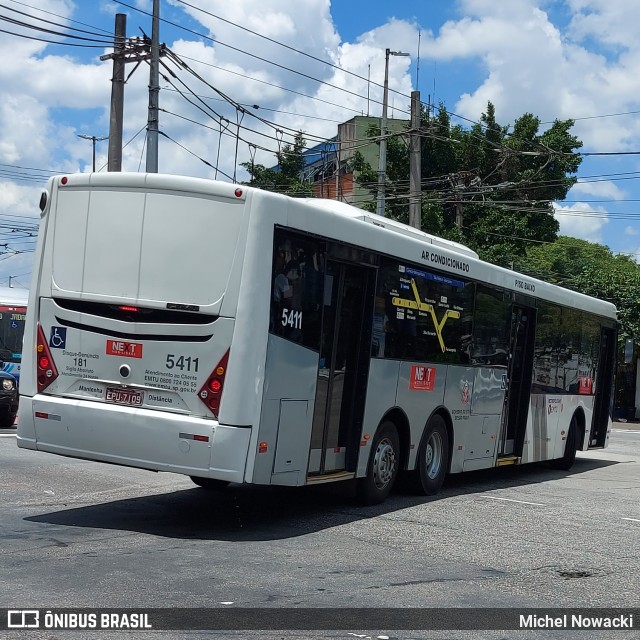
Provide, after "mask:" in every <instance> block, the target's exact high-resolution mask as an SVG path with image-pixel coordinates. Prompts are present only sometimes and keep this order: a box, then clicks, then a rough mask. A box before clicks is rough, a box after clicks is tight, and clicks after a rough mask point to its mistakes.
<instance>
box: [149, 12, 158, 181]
mask: <svg viewBox="0 0 640 640" xmlns="http://www.w3.org/2000/svg"><path fill="white" fill-rule="evenodd" d="M159 93H160V0H153V21H152V24H151V61H150V70H149V116H148V120H147V173H158V107H159V100H158V98H159V95H158V94H159Z"/></svg>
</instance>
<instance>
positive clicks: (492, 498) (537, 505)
mask: <svg viewBox="0 0 640 640" xmlns="http://www.w3.org/2000/svg"><path fill="white" fill-rule="evenodd" d="M478 497H479V498H486V499H487V500H503V501H504V502H518V503H520V504H532V505H534V506H536V507H544V506H546V505H544V504H542V503H541V502H527V501H526V500H512V499H511V498H496V497H495V496H478Z"/></svg>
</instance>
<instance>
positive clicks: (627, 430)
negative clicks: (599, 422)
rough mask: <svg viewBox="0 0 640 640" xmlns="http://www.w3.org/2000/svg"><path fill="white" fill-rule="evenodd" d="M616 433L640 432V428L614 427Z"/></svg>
mask: <svg viewBox="0 0 640 640" xmlns="http://www.w3.org/2000/svg"><path fill="white" fill-rule="evenodd" d="M612 431H613V432H614V433H640V429H612Z"/></svg>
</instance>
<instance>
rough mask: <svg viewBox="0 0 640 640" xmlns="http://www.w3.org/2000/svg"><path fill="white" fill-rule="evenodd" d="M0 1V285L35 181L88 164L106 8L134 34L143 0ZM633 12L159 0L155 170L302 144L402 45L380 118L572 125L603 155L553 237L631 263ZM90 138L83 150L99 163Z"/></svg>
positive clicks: (638, 147) (102, 145)
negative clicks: (413, 107)
mask: <svg viewBox="0 0 640 640" xmlns="http://www.w3.org/2000/svg"><path fill="white" fill-rule="evenodd" d="M2 4H3V5H4V7H5V8H0V17H2V18H3V21H2V24H1V25H0V29H2V30H4V32H0V53H1V54H2V59H3V61H4V64H3V65H2V68H0V86H2V88H3V91H2V97H3V99H2V100H1V101H0V285H5V284H7V283H8V281H9V277H10V276H11V279H12V284H14V285H15V286H29V283H30V275H31V268H32V260H33V248H34V243H35V228H36V225H37V220H38V217H37V203H38V200H39V195H40V192H41V190H42V187H43V185H44V181H45V178H46V177H47V176H48V175H51V174H52V173H62V172H72V171H90V170H91V164H92V158H91V154H92V142H91V141H90V140H86V139H83V138H81V137H79V136H80V135H85V136H97V137H100V136H105V135H107V134H108V131H109V112H108V111H109V102H110V92H111V82H110V79H111V71H112V63H111V61H109V60H106V61H101V60H100V55H102V54H104V53H108V52H110V50H111V49H110V48H109V47H108V46H107V45H108V41H109V37H110V36H109V34H112V33H113V28H114V16H115V13H125V14H126V15H127V36H128V37H134V36H137V35H141V33H142V31H144V32H146V33H147V34H150V33H151V20H150V17H149V12H150V11H151V7H152V1H151V0H123V2H115V1H113V0H96V1H92V2H87V1H84V0H83V1H80V0H75V1H72V0H20V1H18V0H3V3H2ZM636 14H637V2H636V0H615V1H611V0H509V2H495V0H458V1H455V0H429V1H425V0H403V1H402V2H397V3H390V2H388V1H386V2H382V1H379V0H368V1H367V2H363V1H361V0H355V1H352V2H347V1H344V0H339V1H338V0H334V2H329V0H304V1H301V0H233V2H229V1H228V0H188V1H183V0H161V17H162V19H163V22H162V23H161V29H160V37H161V41H162V42H163V43H165V44H166V45H167V46H168V47H169V49H170V50H171V51H172V52H174V53H175V54H176V56H177V57H175V58H169V57H166V58H164V59H163V63H164V64H166V65H167V67H168V69H170V70H171V72H172V73H174V74H175V76H173V75H170V73H169V72H168V71H164V70H163V73H164V74H165V76H166V78H163V79H161V82H160V84H161V92H160V107H161V109H163V111H161V113H160V130H161V131H162V132H163V133H164V134H165V136H161V138H160V144H159V169H160V171H162V172H167V173H179V174H184V175H196V176H203V177H211V178H213V177H216V174H217V177H218V178H222V179H227V178H226V176H229V177H233V176H234V175H235V176H236V177H237V178H238V179H243V178H244V177H245V174H244V173H243V171H242V169H241V168H240V167H239V166H238V165H239V163H241V162H248V161H250V160H251V159H252V158H254V159H255V161H257V162H263V163H265V164H271V163H272V162H273V157H274V156H273V153H274V152H275V151H276V150H277V149H278V148H279V147H280V146H281V145H282V144H283V143H286V142H287V141H290V140H291V134H292V133H293V132H295V131H296V130H299V129H301V130H303V131H304V132H305V136H306V137H307V140H308V141H309V145H310V146H311V145H312V144H313V143H314V142H315V141H319V140H322V139H326V138H329V137H332V136H334V135H335V133H336V126H337V124H338V123H339V122H343V121H345V120H348V119H350V118H351V117H353V116H354V115H356V114H361V113H367V111H368V112H369V113H370V114H371V115H379V113H380V102H381V97H382V90H381V88H380V86H379V85H380V84H381V83H382V80H383V74H384V50H385V49H386V48H390V49H392V50H401V51H404V52H407V53H410V54H411V57H410V58H399V57H398V58H391V60H390V81H389V82H390V88H391V90H392V91H391V94H390V115H395V116H396V117H403V112H404V111H405V110H406V109H407V105H408V102H409V99H408V97H405V96H409V94H410V92H411V91H412V90H413V89H419V90H420V91H421V97H422V100H423V101H424V102H427V100H429V98H430V99H431V101H432V102H436V103H439V102H442V103H443V104H444V105H445V107H446V108H447V109H448V110H449V111H450V112H452V113H454V114H458V115H460V116H462V117H464V118H466V119H468V120H471V121H478V120H479V119H480V115H481V114H482V112H483V111H484V110H485V108H486V104H487V101H488V100H490V101H491V102H493V103H494V104H495V106H496V116H497V119H498V121H499V122H500V123H501V124H509V123H512V122H513V121H514V120H515V119H516V118H517V117H519V116H520V115H522V114H523V113H524V112H531V113H533V114H535V115H537V116H539V117H540V118H541V120H542V121H543V122H551V121H553V120H554V119H556V118H559V119H567V118H574V119H576V125H575V127H574V129H573V133H574V134H575V135H577V136H578V137H579V138H581V139H582V140H583V142H584V147H583V149H582V151H583V152H587V153H612V154H616V155H600V156H597V155H596V156H586V157H585V159H584V161H583V163H582V166H581V168H580V171H579V173H578V176H579V178H580V181H579V183H578V184H577V185H576V186H575V187H574V188H573V189H572V190H571V192H570V193H569V195H568V197H567V199H566V201H565V202H561V203H557V205H556V212H557V217H558V220H559V222H560V225H561V233H564V234H567V235H573V236H576V237H579V238H583V239H586V240H591V241H596V242H601V243H603V244H606V245H608V246H609V247H611V249H612V250H613V251H615V252H626V253H629V254H631V255H634V257H636V258H640V205H639V204H638V203H639V202H640V183H639V179H640V156H639V155H635V152H638V151H640V120H639V118H638V115H639V114H640V73H639V71H640V39H638V37H637V27H636ZM16 21H22V22H26V23H29V24H31V25H34V26H35V27H37V28H36V29H29V28H26V27H25V26H20V25H19V24H17V22H16ZM45 21H48V22H45ZM43 29H49V30H50V31H54V32H59V33H62V34H66V35H62V36H61V35H57V34H56V33H53V34H52V33H44V32H43ZM252 31H253V32H255V33H257V34H261V35H262V36H265V37H266V38H265V37H262V38H261V37H259V36H257V35H255V34H253V33H251V32H252ZM6 32H10V33H6ZM19 34H22V35H26V36H27V37H20V35H19ZM72 35H75V36H77V37H83V38H92V39H93V40H79V39H77V38H76V39H74V38H71V37H69V36H72ZM34 38H41V39H44V40H54V41H56V42H58V43H61V44H52V43H48V42H43V41H42V40H36V39H34ZM267 38H268V39H267ZM79 44H92V45H94V46H92V47H81V46H73V45H79ZM283 45H284V46H283ZM418 53H419V54H420V55H419V57H418ZM305 54H306V55H305ZM180 60H181V61H182V62H184V63H186V64H187V65H188V67H189V68H190V69H191V70H192V71H194V72H195V73H196V74H197V76H198V77H196V76H195V75H193V74H191V73H190V72H189V71H188V70H186V69H185V68H184V67H182V68H181V67H179V66H178V65H179V61H180ZM328 62H329V63H330V64H327V63H328ZM418 69H419V73H418ZM127 74H131V75H130V77H129V79H128V81H127V86H126V90H125V122H124V136H123V137H124V141H125V142H126V143H127V144H126V147H125V149H124V152H123V168H124V169H125V170H128V171H139V170H144V167H145V137H144V128H145V125H146V120H147V85H148V81H149V74H148V67H147V66H146V64H145V63H142V64H141V65H140V66H139V67H138V68H137V69H135V70H134V65H133V64H129V65H127ZM354 74H355V75H354ZM357 76H360V78H358V77H357ZM366 78H370V79H371V84H369V85H368V84H367V82H366ZM376 83H377V84H376ZM172 84H173V86H172ZM218 92H219V93H218ZM367 96H369V99H368V100H367ZM200 100H202V102H200ZM235 103H239V104H241V105H243V106H249V107H250V108H249V109H248V112H247V113H246V114H245V115H241V113H240V112H239V111H238V110H237V109H236V108H235V106H234V104H235ZM252 105H258V107H259V108H258V109H254V108H253V107H252ZM256 116H258V117H256ZM220 117H222V118H223V120H222V122H223V126H222V130H221V127H220ZM453 122H457V121H456V119H455V117H454V118H453ZM463 122H465V121H463ZM238 126H240V131H241V135H240V140H238V141H236V131H237V129H238ZM236 142H237V144H236ZM107 144H108V143H107V142H106V141H99V142H97V143H96V152H97V158H96V166H97V169H98V170H103V171H104V170H105V165H106V158H107V149H108V146H107ZM212 167H217V171H216V169H214V168H212Z"/></svg>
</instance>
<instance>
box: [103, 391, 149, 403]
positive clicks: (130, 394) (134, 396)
mask: <svg viewBox="0 0 640 640" xmlns="http://www.w3.org/2000/svg"><path fill="white" fill-rule="evenodd" d="M143 399H144V396H143V394H142V391H133V390H132V389H113V388H109V387H107V396H106V398H105V400H106V401H107V402H113V403H114V404H128V405H130V406H133V407H140V406H142V401H143Z"/></svg>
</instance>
